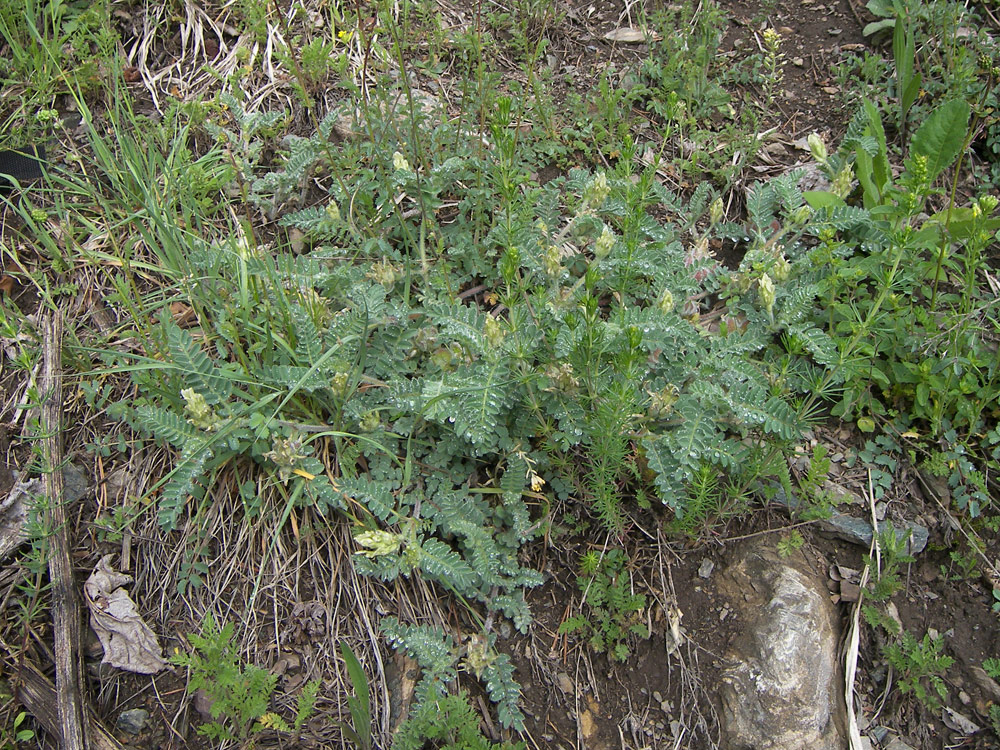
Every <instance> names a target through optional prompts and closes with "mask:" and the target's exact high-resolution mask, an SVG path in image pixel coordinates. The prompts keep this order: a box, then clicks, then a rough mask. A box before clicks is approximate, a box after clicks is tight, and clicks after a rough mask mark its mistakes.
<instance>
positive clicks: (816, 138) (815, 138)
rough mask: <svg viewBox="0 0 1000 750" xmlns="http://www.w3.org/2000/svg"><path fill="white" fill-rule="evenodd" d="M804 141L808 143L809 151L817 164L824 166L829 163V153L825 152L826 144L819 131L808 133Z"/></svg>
mask: <svg viewBox="0 0 1000 750" xmlns="http://www.w3.org/2000/svg"><path fill="white" fill-rule="evenodd" d="M806 142H807V143H808V144H809V153H811V154H812V157H813V159H815V160H816V162H817V163H818V164H820V165H822V166H824V167H825V166H826V165H827V164H829V163H830V155H829V154H828V153H827V150H826V144H825V143H824V142H823V139H822V138H821V137H820V135H819V133H810V134H809V137H808V138H806Z"/></svg>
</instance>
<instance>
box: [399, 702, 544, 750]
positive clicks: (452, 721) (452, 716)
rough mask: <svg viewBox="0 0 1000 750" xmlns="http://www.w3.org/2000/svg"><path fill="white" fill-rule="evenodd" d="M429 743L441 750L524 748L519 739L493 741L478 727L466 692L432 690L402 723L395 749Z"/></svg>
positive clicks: (411, 749) (417, 747) (419, 749)
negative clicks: (515, 741) (451, 693)
mask: <svg viewBox="0 0 1000 750" xmlns="http://www.w3.org/2000/svg"><path fill="white" fill-rule="evenodd" d="M428 743H434V744H433V747H436V748H440V749H441V750H524V748H525V744H524V743H523V742H517V743H514V744H511V743H509V742H501V743H493V742H490V741H489V740H487V739H486V738H485V737H484V736H483V733H482V732H481V731H480V729H479V717H478V715H477V714H476V713H475V711H473V709H472V706H470V705H469V696H468V694H467V693H465V691H461V692H459V693H458V694H457V695H447V694H445V693H443V692H442V691H441V689H440V688H438V687H435V688H433V689H431V690H430V691H429V692H428V694H427V695H426V696H425V697H424V699H423V700H422V701H420V703H418V704H417V706H416V708H415V709H414V710H413V712H412V713H411V714H410V715H409V716H408V717H407V719H406V721H404V722H403V724H402V725H401V726H400V728H399V731H398V732H397V733H396V736H395V737H394V738H393V741H392V750H423V748H426V747H428Z"/></svg>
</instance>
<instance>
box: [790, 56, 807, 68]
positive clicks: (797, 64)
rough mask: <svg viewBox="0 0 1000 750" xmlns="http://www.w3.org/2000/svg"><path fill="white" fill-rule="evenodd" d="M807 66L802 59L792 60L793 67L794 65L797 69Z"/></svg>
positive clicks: (795, 58)
mask: <svg viewBox="0 0 1000 750" xmlns="http://www.w3.org/2000/svg"><path fill="white" fill-rule="evenodd" d="M805 64H806V61H805V60H803V59H802V58H801V57H793V58H792V65H794V66H795V67H796V68H801V67H802V66H803V65H805Z"/></svg>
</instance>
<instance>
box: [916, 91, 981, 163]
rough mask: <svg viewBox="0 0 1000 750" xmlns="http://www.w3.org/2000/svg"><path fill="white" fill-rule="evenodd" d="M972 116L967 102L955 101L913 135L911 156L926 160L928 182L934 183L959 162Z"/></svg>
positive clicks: (929, 116)
mask: <svg viewBox="0 0 1000 750" xmlns="http://www.w3.org/2000/svg"><path fill="white" fill-rule="evenodd" d="M969 114H970V110H969V105H968V103H967V102H965V101H963V100H961V99H953V100H952V101H950V102H945V103H944V104H942V105H941V106H940V107H938V108H937V109H935V110H934V111H933V112H931V113H930V115H928V117H927V119H926V120H924V121H923V122H922V123H921V124H920V127H919V128H917V132H916V133H914V134H913V141H912V142H911V144H910V155H911V156H926V157H927V172H928V177H929V179H931V180H933V179H935V178H936V177H937V176H938V175H939V174H941V172H943V171H944V170H945V169H947V168H948V167H949V166H950V165H951V163H952V162H953V161H955V159H957V158H958V155H959V154H960V153H961V151H962V147H963V146H964V145H965V135H966V133H967V132H968V130H969Z"/></svg>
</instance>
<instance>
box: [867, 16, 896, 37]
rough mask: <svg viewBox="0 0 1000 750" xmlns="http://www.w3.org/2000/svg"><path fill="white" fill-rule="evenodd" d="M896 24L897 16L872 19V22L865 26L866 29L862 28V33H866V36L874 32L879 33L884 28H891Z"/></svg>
mask: <svg viewBox="0 0 1000 750" xmlns="http://www.w3.org/2000/svg"><path fill="white" fill-rule="evenodd" d="M895 25H896V19H895V18H885V19H883V20H881V21H872V22H871V23H870V24H868V25H867V26H865V28H864V30H862V32H861V33H862V34H864V35H865V36H871V35H872V34H877V33H878V32H880V31H882V30H883V29H891V28H893V27H894V26H895Z"/></svg>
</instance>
